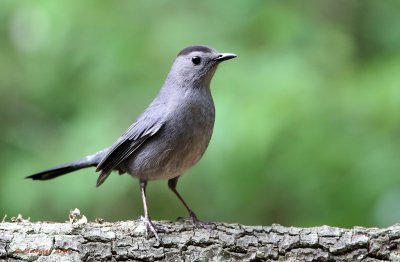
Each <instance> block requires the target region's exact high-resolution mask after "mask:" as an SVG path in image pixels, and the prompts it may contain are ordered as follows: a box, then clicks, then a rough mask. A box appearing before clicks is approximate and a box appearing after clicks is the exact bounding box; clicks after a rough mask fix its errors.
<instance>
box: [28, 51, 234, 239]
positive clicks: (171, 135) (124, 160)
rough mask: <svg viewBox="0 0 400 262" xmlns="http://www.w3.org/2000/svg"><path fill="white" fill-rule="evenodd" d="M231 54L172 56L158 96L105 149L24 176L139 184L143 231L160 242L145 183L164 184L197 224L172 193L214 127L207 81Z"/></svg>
mask: <svg viewBox="0 0 400 262" xmlns="http://www.w3.org/2000/svg"><path fill="white" fill-rule="evenodd" d="M235 57H236V55H235V54H229V53H218V52H217V51H216V50H214V49H212V48H209V47H207V46H189V47H187V48H185V49H183V50H182V51H181V52H180V53H179V54H178V55H177V57H176V59H175V62H174V64H173V65H172V68H171V70H170V72H169V74H168V76H167V79H166V80H165V82H164V85H163V86H162V88H161V90H160V92H159V93H158V95H157V97H156V98H155V99H154V100H153V102H151V104H150V105H149V106H148V107H147V108H146V110H145V111H144V112H143V113H142V114H141V115H140V116H139V118H138V119H137V120H136V122H135V123H133V124H132V125H131V126H130V127H129V128H128V130H127V131H126V132H125V133H124V134H123V135H122V136H121V137H120V138H119V139H118V140H117V141H116V142H115V143H114V144H113V145H112V146H111V147H109V148H106V149H103V150H101V151H99V152H97V153H95V154H93V155H89V156H86V157H84V158H82V159H79V160H77V161H74V162H70V163H67V164H63V165H60V166H56V167H54V168H51V169H48V170H45V171H42V172H39V173H36V174H34V175H31V176H28V177H27V178H32V179H34V180H47V179H52V178H55V177H58V176H61V175H64V174H67V173H70V172H72V171H75V170H78V169H81V168H86V167H91V166H93V167H96V171H98V172H100V175H99V177H98V179H97V186H100V185H101V184H102V183H103V182H104V180H106V179H107V177H108V176H109V175H110V173H111V172H112V171H114V170H116V171H118V172H119V173H120V174H122V173H128V174H130V175H131V176H133V177H137V178H138V179H139V181H140V189H141V195H142V200H143V208H144V221H145V223H146V228H147V229H150V230H151V231H152V232H153V234H154V236H155V237H156V238H157V239H159V238H158V235H157V232H156V230H155V227H154V225H153V223H152V222H151V219H150V217H149V214H148V211H147V203H146V185H147V181H148V180H156V179H168V186H169V188H170V189H171V190H172V191H173V192H174V193H175V195H176V196H177V197H178V198H179V200H180V201H181V202H182V204H183V205H184V206H185V207H186V209H187V210H188V211H189V214H190V217H191V218H192V219H193V221H194V222H197V221H198V220H197V216H196V214H195V213H194V212H193V210H192V209H191V208H190V207H189V206H188V205H187V204H186V202H185V201H184V200H183V198H182V197H181V195H180V194H179V193H178V191H177V190H176V185H177V182H178V179H179V177H180V176H181V175H182V174H183V173H184V172H185V171H186V170H188V169H189V168H190V167H192V166H193V165H194V164H196V163H197V161H199V159H200V158H201V156H202V155H203V153H204V152H205V150H206V148H207V146H208V143H209V141H210V138H211V134H212V131H213V127H214V116H215V110H214V102H213V99H212V97H211V92H210V82H211V79H212V77H213V75H214V73H215V70H216V69H217V66H218V64H219V63H220V62H222V61H225V60H229V59H232V58H235Z"/></svg>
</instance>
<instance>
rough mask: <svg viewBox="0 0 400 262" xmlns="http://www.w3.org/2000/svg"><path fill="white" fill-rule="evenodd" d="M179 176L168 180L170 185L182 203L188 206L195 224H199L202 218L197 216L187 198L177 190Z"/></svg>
mask: <svg viewBox="0 0 400 262" xmlns="http://www.w3.org/2000/svg"><path fill="white" fill-rule="evenodd" d="M178 178H179V177H174V178H171V179H170V180H168V187H169V189H171V190H172V192H174V193H175V195H176V196H177V197H178V198H179V200H180V201H181V202H182V204H183V205H184V206H185V207H186V209H187V211H188V212H189V215H190V217H191V219H192V220H193V223H194V224H199V223H200V220H199V219H198V218H197V216H196V214H195V213H194V212H193V210H192V209H191V208H190V207H189V206H188V204H186V202H185V200H183V198H182V196H181V195H180V194H179V192H178V191H177V190H176V185H177V184H178Z"/></svg>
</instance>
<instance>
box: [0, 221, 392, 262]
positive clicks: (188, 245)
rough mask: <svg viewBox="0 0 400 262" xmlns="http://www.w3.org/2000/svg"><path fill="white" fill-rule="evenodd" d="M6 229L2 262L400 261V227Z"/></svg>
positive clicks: (16, 225) (1, 232) (1, 235)
mask: <svg viewBox="0 0 400 262" xmlns="http://www.w3.org/2000/svg"><path fill="white" fill-rule="evenodd" d="M155 225H156V227H157V228H158V231H159V232H160V237H161V239H162V243H157V241H156V240H155V238H154V237H149V238H148V239H146V237H145V228H144V226H143V223H142V221H141V220H137V221H125V222H115V223H96V222H90V223H85V221H83V222H82V223H76V221H71V222H69V223H68V222H67V223H51V222H36V223H31V222H29V221H24V220H20V221H19V222H7V223H6V222H3V223H0V260H1V261H157V260H163V261H400V246H399V245H400V244H399V242H400V225H395V226H392V227H389V228H385V229H378V228H362V227H355V228H353V229H342V228H336V227H329V226H321V227H313V228H295V227H283V226H280V225H272V226H245V225H240V224H224V223H211V224H208V225H207V226H205V227H194V226H193V225H192V224H191V223H190V222H188V221H182V222H167V221H156V222H155Z"/></svg>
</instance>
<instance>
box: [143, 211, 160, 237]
mask: <svg viewBox="0 0 400 262" xmlns="http://www.w3.org/2000/svg"><path fill="white" fill-rule="evenodd" d="M141 220H142V221H143V223H144V224H145V226H146V238H149V231H150V232H151V233H153V235H154V237H155V238H156V239H157V242H158V243H160V237H159V236H158V234H157V230H156V227H155V226H154V224H153V222H152V221H151V219H150V218H149V217H143V216H142V217H141Z"/></svg>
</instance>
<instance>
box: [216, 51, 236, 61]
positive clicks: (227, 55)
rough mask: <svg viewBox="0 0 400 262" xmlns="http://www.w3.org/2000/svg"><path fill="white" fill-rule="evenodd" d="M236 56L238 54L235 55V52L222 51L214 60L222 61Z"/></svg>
mask: <svg viewBox="0 0 400 262" xmlns="http://www.w3.org/2000/svg"><path fill="white" fill-rule="evenodd" d="M235 57H237V55H235V54H231V53H221V54H219V55H218V56H217V57H216V58H214V61H218V62H222V61H226V60H229V59H232V58H235Z"/></svg>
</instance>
